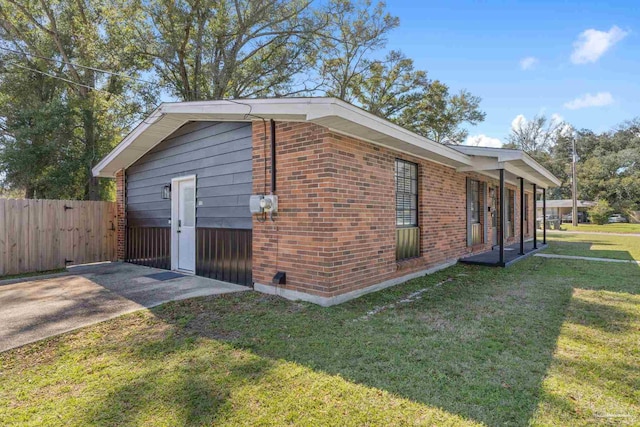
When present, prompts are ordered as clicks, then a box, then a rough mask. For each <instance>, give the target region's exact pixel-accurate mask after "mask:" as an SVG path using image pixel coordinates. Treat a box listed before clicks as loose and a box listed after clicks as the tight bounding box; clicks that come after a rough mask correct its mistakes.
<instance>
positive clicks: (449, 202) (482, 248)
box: [93, 98, 560, 305]
mask: <svg viewBox="0 0 640 427" xmlns="http://www.w3.org/2000/svg"><path fill="white" fill-rule="evenodd" d="M93 173H94V175H95V176H100V177H111V178H115V179H116V182H117V203H118V217H119V220H118V254H119V258H120V259H122V260H125V261H128V262H132V263H138V264H144V265H150V266H155V267H159V268H166V269H173V270H177V271H182V272H185V273H191V274H196V275H201V276H206V277H211V278H215V279H218V280H222V281H227V282H233V283H239V284H244V285H247V286H253V288H254V289H255V290H258V291H261V292H266V293H272V294H278V295H282V296H284V297H286V298H291V299H302V300H307V301H312V302H315V303H318V304H321V305H332V304H337V303H339V302H342V301H346V300H348V299H351V298H355V297H357V296H359V295H362V294H364V293H367V292H371V291H374V290H377V289H382V288H384V287H387V286H392V285H394V284H397V283H400V282H402V281H405V280H408V279H410V278H413V277H417V276H420V275H424V274H425V273H428V272H431V271H434V270H436V269H439V268H443V267H446V266H448V265H451V264H453V263H455V262H457V261H458V260H459V259H461V258H463V259H467V260H468V257H469V256H475V255H477V254H489V255H490V257H489V258H491V259H490V262H489V263H490V264H494V265H501V266H504V265H506V264H508V263H509V261H510V260H511V259H513V258H514V257H516V254H518V253H520V252H523V253H524V252H525V251H530V250H531V249H532V248H533V246H532V245H533V243H528V244H527V246H525V245H524V242H525V240H529V239H532V238H534V237H535V231H534V230H535V229H534V222H535V218H534V215H533V214H534V204H533V202H534V197H533V195H534V194H535V193H536V192H537V191H542V192H544V191H545V190H546V188H548V187H554V186H557V185H559V184H560V182H559V181H558V179H557V178H556V177H554V176H553V175H552V174H551V173H550V172H549V171H548V170H546V169H545V168H544V167H542V166H541V165H540V164H538V163H536V162H535V161H534V160H533V159H532V158H531V157H529V156H528V155H527V154H525V153H523V152H522V151H518V150H503V149H495V148H482V147H466V146H445V145H442V144H438V143H436V142H434V141H431V140H429V139H427V138H424V137H421V136H419V135H417V134H414V133H412V132H410V131H408V130H406V129H404V128H402V127H400V126H397V125H395V124H393V123H391V122H389V121H387V120H384V119H381V118H379V117H377V116H374V115H372V114H369V113H367V112H365V111H363V110H361V109H360V108H357V107H354V106H353V105H350V104H348V103H345V102H343V101H339V100H337V99H333V98H299V99H294V98H287V99H251V100H249V99H245V100H235V101H226V100H220V101H206V102H184V103H166V104H162V105H161V106H160V107H159V108H158V109H157V110H156V111H155V112H153V113H152V114H151V115H150V116H149V117H148V118H146V119H145V120H144V121H143V122H142V123H141V124H140V125H139V126H138V127H137V128H136V129H134V130H133V131H132V132H131V133H130V134H129V135H128V136H127V137H126V138H125V139H124V140H123V141H122V142H121V143H120V144H119V145H118V146H117V147H116V148H115V149H114V150H113V151H112V152H111V153H110V154H109V155H107V156H106V157H105V158H104V159H103V160H102V161H101V162H100V163H99V164H98V165H97V166H96V167H95V168H94V170H93ZM518 242H523V243H522V246H521V247H520V249H521V251H518V250H517V249H518V248H517V247H516V248H515V249H514V250H510V249H511V248H508V247H507V246H508V245H513V244H516V246H518V245H517V244H518ZM485 261H486V260H485Z"/></svg>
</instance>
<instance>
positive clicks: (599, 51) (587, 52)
mask: <svg viewBox="0 0 640 427" xmlns="http://www.w3.org/2000/svg"><path fill="white" fill-rule="evenodd" d="M628 34H629V32H627V31H624V30H622V29H620V28H619V27H617V26H615V25H614V26H613V27H611V29H610V30H609V31H598V30H594V29H593V28H591V29H588V30H586V31H583V32H582V33H580V35H579V36H578V40H576V41H575V42H574V43H573V53H572V54H571V62H573V63H574V64H587V63H589V62H596V61H597V60H598V59H599V58H600V57H601V56H602V55H603V54H604V53H605V52H606V51H607V50H609V48H611V47H612V46H613V45H614V44H616V43H618V42H619V41H620V40H622V39H624V38H625V37H626V36H627V35H628Z"/></svg>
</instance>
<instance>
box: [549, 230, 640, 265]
mask: <svg viewBox="0 0 640 427" xmlns="http://www.w3.org/2000/svg"><path fill="white" fill-rule="evenodd" d="M580 227H582V226H580ZM547 240H548V241H550V242H552V245H551V246H550V247H549V249H547V250H546V251H545V253H551V254H558V255H577V256H587V257H596V258H612V259H623V260H634V259H635V260H640V237H635V236H607V235H605V234H600V235H598V234H579V233H548V234H547Z"/></svg>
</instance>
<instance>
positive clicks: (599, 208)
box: [589, 199, 613, 224]
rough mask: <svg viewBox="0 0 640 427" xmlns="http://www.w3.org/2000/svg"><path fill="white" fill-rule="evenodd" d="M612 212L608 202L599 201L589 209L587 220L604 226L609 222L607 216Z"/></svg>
mask: <svg viewBox="0 0 640 427" xmlns="http://www.w3.org/2000/svg"><path fill="white" fill-rule="evenodd" d="M612 212H613V209H611V206H610V205H609V202H607V201H606V200H603V199H600V200H598V201H597V202H596V204H595V206H593V207H592V208H590V209H589V218H591V221H592V222H594V223H596V224H606V223H607V222H609V215H611V213H612Z"/></svg>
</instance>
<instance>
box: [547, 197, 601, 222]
mask: <svg viewBox="0 0 640 427" xmlns="http://www.w3.org/2000/svg"><path fill="white" fill-rule="evenodd" d="M595 204H596V202H591V201H588V200H578V221H579V222H587V220H588V216H587V211H588V210H589V208H590V207H592V206H595ZM572 210H573V200H571V199H562V200H547V212H546V214H547V218H549V219H558V220H560V221H562V220H563V219H564V221H565V222H570V221H571V219H570V215H572ZM541 217H542V201H538V202H537V203H536V218H541Z"/></svg>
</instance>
